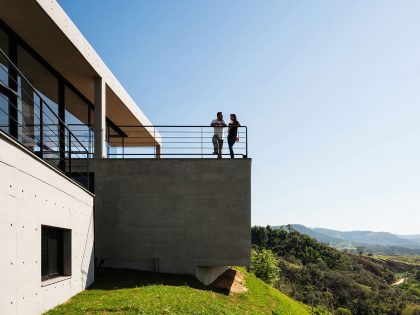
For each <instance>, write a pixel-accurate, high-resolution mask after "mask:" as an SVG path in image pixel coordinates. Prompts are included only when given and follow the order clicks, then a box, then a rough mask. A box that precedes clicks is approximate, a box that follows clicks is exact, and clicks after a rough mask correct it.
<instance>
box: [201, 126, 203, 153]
mask: <svg viewBox="0 0 420 315" xmlns="http://www.w3.org/2000/svg"><path fill="white" fill-rule="evenodd" d="M201 158H203V126H201Z"/></svg>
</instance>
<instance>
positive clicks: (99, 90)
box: [93, 78, 106, 159]
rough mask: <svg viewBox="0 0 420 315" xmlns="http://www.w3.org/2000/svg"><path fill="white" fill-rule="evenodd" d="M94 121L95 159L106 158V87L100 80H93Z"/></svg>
mask: <svg viewBox="0 0 420 315" xmlns="http://www.w3.org/2000/svg"><path fill="white" fill-rule="evenodd" d="M94 89H95V91H94V92H95V94H94V105H95V121H94V126H93V131H94V133H95V145H94V147H95V152H94V156H95V159H103V158H105V157H106V148H105V144H106V85H105V81H104V80H103V79H102V78H96V79H95V87H94Z"/></svg>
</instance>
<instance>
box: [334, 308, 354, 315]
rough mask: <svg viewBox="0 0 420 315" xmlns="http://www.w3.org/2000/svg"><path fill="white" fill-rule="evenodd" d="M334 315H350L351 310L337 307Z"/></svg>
mask: <svg viewBox="0 0 420 315" xmlns="http://www.w3.org/2000/svg"><path fill="white" fill-rule="evenodd" d="M335 314H336V315H351V312H350V311H349V310H348V309H347V308H342V307H339V308H337V310H336V311H335Z"/></svg>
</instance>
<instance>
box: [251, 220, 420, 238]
mask: <svg viewBox="0 0 420 315" xmlns="http://www.w3.org/2000/svg"><path fill="white" fill-rule="evenodd" d="M288 224H291V225H303V226H305V227H307V228H310V229H327V230H335V231H339V232H374V233H383V232H385V233H391V234H393V235H397V236H398V235H401V236H420V233H414V234H401V233H393V232H390V231H381V230H376V231H375V230H359V229H349V230H343V229H336V228H332V227H329V226H310V225H305V224H301V223H288ZM288 224H268V225H270V226H287V225H288ZM255 225H258V224H254V225H253V226H255ZM260 226H261V225H260ZM265 226H267V225H264V227H265Z"/></svg>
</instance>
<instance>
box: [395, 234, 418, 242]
mask: <svg viewBox="0 0 420 315" xmlns="http://www.w3.org/2000/svg"><path fill="white" fill-rule="evenodd" d="M397 236H398V237H400V238H403V239H406V240H410V241H413V242H416V243H418V244H420V234H415V235H398V234H397Z"/></svg>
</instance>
